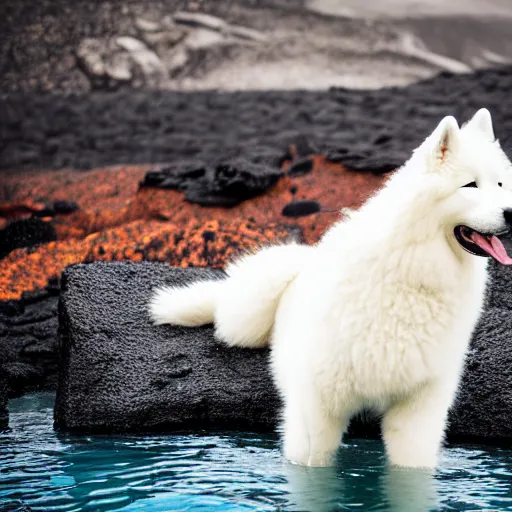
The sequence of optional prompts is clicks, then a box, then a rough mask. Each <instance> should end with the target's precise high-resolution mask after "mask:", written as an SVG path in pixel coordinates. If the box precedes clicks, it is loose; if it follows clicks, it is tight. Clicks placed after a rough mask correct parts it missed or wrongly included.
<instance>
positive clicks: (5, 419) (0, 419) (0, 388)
mask: <svg viewBox="0 0 512 512" xmlns="http://www.w3.org/2000/svg"><path fill="white" fill-rule="evenodd" d="M7 398H8V389H7V380H6V378H5V375H2V374H0V429H2V428H5V427H7V425H8V424H9V412H8V411H7Z"/></svg>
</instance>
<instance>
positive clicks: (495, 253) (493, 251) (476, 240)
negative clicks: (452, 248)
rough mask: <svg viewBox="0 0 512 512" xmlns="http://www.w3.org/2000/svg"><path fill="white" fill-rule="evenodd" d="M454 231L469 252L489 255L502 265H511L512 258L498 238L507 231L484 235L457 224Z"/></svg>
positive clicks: (458, 240)
mask: <svg viewBox="0 0 512 512" xmlns="http://www.w3.org/2000/svg"><path fill="white" fill-rule="evenodd" d="M454 232H455V238H456V239H457V242H459V244H460V245H461V246H462V247H463V248H464V249H465V250H466V251H468V252H470V253H471V254H475V255H477V256H490V257H491V258H494V259H495V260H496V261H499V262H500V263H502V264H503V265H512V258H511V257H510V256H509V255H508V254H507V250H506V249H505V246H504V245H503V242H502V241H501V240H500V239H499V237H500V236H502V235H505V234H507V233H508V231H507V232H504V233H497V234H495V235H486V234H484V233H479V232H478V231H475V230H474V229H471V228H468V227H467V226H457V227H456V228H455V231H454Z"/></svg>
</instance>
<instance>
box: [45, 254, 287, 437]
mask: <svg viewBox="0 0 512 512" xmlns="http://www.w3.org/2000/svg"><path fill="white" fill-rule="evenodd" d="M221 277H222V273H221V272H220V271H213V270H208V269H202V270H199V269H178V268H172V267H170V266H168V265H165V264H160V263H148V262H143V263H127V262H120V263H104V262H98V263H92V264H89V265H74V266H71V267H69V268H68V269H67V270H66V272H65V273H64V275H63V281H62V294H61V302H60V309H59V318H60V334H61V358H62V363H61V374H60V380H59V387H58V392H57V401H56V407H55V425H56V427H57V428H59V429H68V430H74V431H87V432H94V431H98V432H111V431H138V432H140V431H155V430H164V429H178V428H194V429H204V428H208V427H222V428H243V427H246V428H247V427H250V428H263V429H268V428H269V427H271V426H272V425H273V424H274V421H275V417H276V412H277V407H278V399H277V395H276V391H275V389H274V387H273V384H272V379H271V377H270V375H269V369H268V364H267V359H268V352H267V351H266V350H248V349H245V350H244V349H230V348H228V347H227V346H224V345H222V344H220V343H218V342H217V341H215V340H214V337H213V329H212V327H211V326H205V327H200V328H184V327H171V326H153V325H151V324H150V321H149V317H148V313H147V304H148V300H149V298H150V295H151V291H152V289H153V288H154V287H156V286H161V285H165V284H167V285H168V284H173V285H184V284H187V283H190V282H191V281H193V280H196V279H218V278H221Z"/></svg>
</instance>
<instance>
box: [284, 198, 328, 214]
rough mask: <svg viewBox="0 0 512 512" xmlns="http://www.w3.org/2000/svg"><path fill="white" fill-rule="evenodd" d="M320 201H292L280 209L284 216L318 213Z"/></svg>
mask: <svg viewBox="0 0 512 512" xmlns="http://www.w3.org/2000/svg"><path fill="white" fill-rule="evenodd" d="M319 211H320V203H319V202H318V201H302V200H301V201H292V202H291V203H288V204H287V205H285V207H284V208H283V211H282V215H283V216H284V217H305V216H307V215H312V214H313V213H318V212H319Z"/></svg>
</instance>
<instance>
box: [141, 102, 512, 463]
mask: <svg viewBox="0 0 512 512" xmlns="http://www.w3.org/2000/svg"><path fill="white" fill-rule="evenodd" d="M511 177H512V170H511V164H510V162H509V160H508V159H507V157H506V156H505V154H504V153H503V151H502V150H501V148H500V145H499V143H498V142H497V141H496V140H495V137H494V133H493V127H492V121H491V116H490V114H489V112H488V111H487V110H485V109H481V110H479V111H478V112H477V113H476V114H475V116H474V117H473V118H472V119H471V121H469V122H468V123H467V124H466V125H464V126H463V127H462V128H459V126H458V124H457V122H456V120H455V119H454V118H453V117H446V118H444V119H443V120H442V121H441V122H440V124H439V125H438V126H437V128H436V129H435V131H434V132H433V133H432V134H431V135H430V136H429V137H428V138H427V139H426V140H425V142H424V143H423V144H422V145H421V146H420V147H419V148H418V149H417V150H416V151H414V153H413V155H412V157H411V158H410V160H409V161H408V162H407V163H406V164H405V165H404V166H403V167H402V168H401V169H399V170H398V171H397V172H396V173H395V174H394V175H393V176H392V177H391V178H390V179H389V180H388V182H387V184H386V185H385V187H384V188H383V189H382V190H381V191H380V192H379V193H378V194H377V195H375V197H373V198H371V199H370V200H369V201H368V202H367V203H366V204H365V205H364V206H363V207H362V208H361V210H359V211H358V212H355V213H354V214H353V215H351V216H350V218H349V219H348V220H345V221H343V222H339V223H337V224H335V225H334V226H333V227H332V228H331V229H330V230H329V231H328V232H327V233H326V234H325V235H324V237H323V239H322V240H321V241H320V242H319V243H318V244H317V245H315V246H312V247H309V246H301V245H284V246H276V247H270V248H264V249H262V250H260V251H259V252H257V253H256V254H253V255H249V256H246V257H244V258H242V259H240V260H239V261H238V262H236V263H234V264H232V265H231V266H229V267H228V269H227V275H228V277H227V278H226V279H225V280H222V281H218V282H198V283H195V284H193V285H191V286H190V287H187V288H165V289H160V290H157V291H156V293H155V295H154V296H153V298H152V300H151V303H150V315H151V317H152V319H153V321H154V322H155V323H156V324H164V323H169V324H176V325H185V326H195V325H202V324H206V323H211V322H214V323H215V329H216V335H217V337H218V338H219V339H221V340H223V341H225V342H226V343H227V344H228V345H236V346H241V347H261V346H264V345H267V344H270V345H271V348H272V351H271V363H272V371H273V375H274V378H275V382H276V384H277V387H278V389H279V391H280V392H281V394H282V397H283V402H284V411H283V427H284V428H283V432H284V454H285V456H286V458H287V459H289V460H290V461H292V462H295V463H298V464H303V465H308V466H324V465H329V464H331V462H332V459H333V455H334V454H335V452H336V450H337V448H338V447H339V446H340V441H341V438H342V435H343V432H344V431H345V430H346V428H347V425H348V423H349V420H350V418H351V417H352V416H353V415H354V414H356V413H358V412H360V411H361V410H362V409H373V410H375V411H376V412H378V413H379V414H382V416H383V420H382V432H383V437H384V441H385V445H386V450H387V453H388V458H389V460H390V462H391V463H392V464H395V465H399V466H407V467H425V468H433V467H435V466H436V464H437V456H438V452H439V449H440V446H441V444H442V441H443V433H444V430H445V425H446V419H447V413H448V410H449V408H450V406H451V405H452V402H453V400H454V397H455V394H456V391H457V386H458V383H459V379H460V376H461V372H462V369H463V364H464V356H465V353H466V350H467V347H468V343H469V340H470V337H471V333H472V331H473V329H474V327H475V324H476V323H477V321H478V318H479V315H480V312H481V309H482V304H483V299H484V288H485V284H486V275H487V272H486V267H487V259H488V258H486V257H488V256H490V257H492V258H494V259H496V260H497V261H499V262H501V263H502V264H505V265H509V264H512V259H511V258H510V257H509V256H508V255H507V253H506V251H505V248H504V246H503V244H502V242H501V241H500V239H499V237H500V236H501V235H503V234H504V233H506V232H508V231H509V229H510V227H511V223H512V192H511V191H510V182H511Z"/></svg>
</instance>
